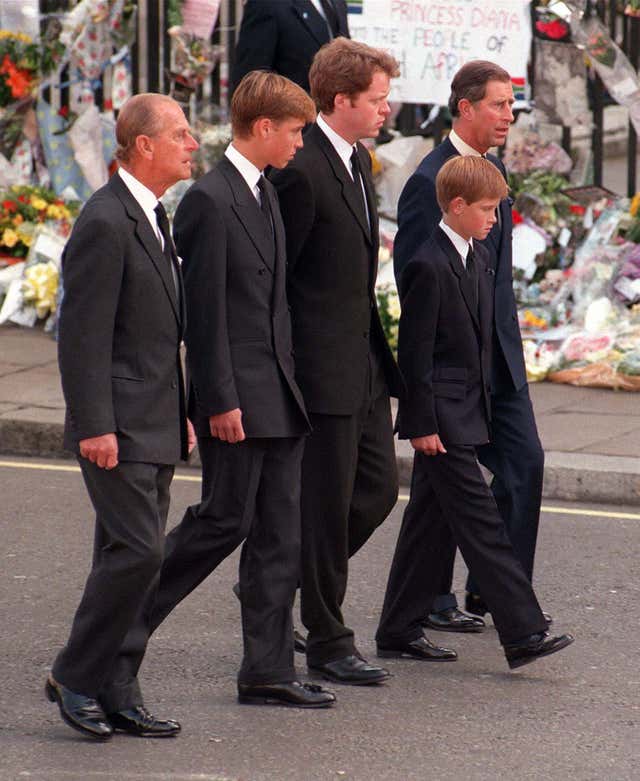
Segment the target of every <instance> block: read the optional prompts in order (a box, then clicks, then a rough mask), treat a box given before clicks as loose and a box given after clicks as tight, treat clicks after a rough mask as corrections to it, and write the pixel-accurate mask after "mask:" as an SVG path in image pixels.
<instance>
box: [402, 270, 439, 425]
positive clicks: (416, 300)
mask: <svg viewBox="0 0 640 781" xmlns="http://www.w3.org/2000/svg"><path fill="white" fill-rule="evenodd" d="M399 293H400V304H401V307H402V314H401V316H400V331H399V338H398V364H399V366H400V371H401V373H402V376H403V378H404V381H405V384H406V395H405V397H404V398H402V399H400V415H399V418H398V434H399V436H400V438H401V439H414V438H416V437H423V436H428V435H430V434H437V433H438V421H437V416H436V410H435V403H434V398H433V385H432V383H433V351H434V345H435V333H436V327H437V322H438V312H439V308H440V286H439V284H438V279H437V275H436V273H435V270H434V268H433V266H432V265H431V264H430V263H425V262H422V261H420V260H419V259H418V260H414V261H412V262H411V263H409V264H408V265H407V266H406V267H405V270H404V272H403V274H402V277H401V283H400V290H399Z"/></svg>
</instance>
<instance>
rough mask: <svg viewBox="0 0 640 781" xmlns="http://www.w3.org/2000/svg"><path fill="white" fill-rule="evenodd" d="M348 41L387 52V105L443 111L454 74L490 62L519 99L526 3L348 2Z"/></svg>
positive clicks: (527, 40)
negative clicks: (393, 70)
mask: <svg viewBox="0 0 640 781" xmlns="http://www.w3.org/2000/svg"><path fill="white" fill-rule="evenodd" d="M348 7H349V30H350V32H351V37H352V38H354V39H355V40H357V41H363V42H364V43H368V44H369V45H370V46H376V47H379V48H381V49H386V50H387V51H389V52H391V53H392V54H393V55H394V57H395V58H396V59H397V60H398V61H399V63H400V68H401V76H400V78H399V79H395V80H394V81H393V90H392V93H391V99H392V100H398V101H403V102H406V103H437V104H440V105H446V103H447V102H448V99H449V85H450V84H451V79H452V78H453V76H454V74H455V73H456V71H457V70H458V69H459V68H460V67H461V66H462V65H464V64H465V63H466V62H468V61H469V60H491V61H492V62H496V63H498V64H499V65H501V66H502V67H503V68H505V70H507V71H509V73H510V74H511V77H512V78H513V80H514V91H515V93H516V98H523V97H524V94H523V91H524V84H525V78H526V72H527V61H528V59H529V52H530V49H531V17H530V2H529V0H348Z"/></svg>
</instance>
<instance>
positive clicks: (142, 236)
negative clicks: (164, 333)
mask: <svg viewBox="0 0 640 781" xmlns="http://www.w3.org/2000/svg"><path fill="white" fill-rule="evenodd" d="M109 187H110V188H111V190H112V191H113V192H114V193H115V195H116V196H117V197H118V198H119V199H120V201H121V202H122V204H123V206H124V208H125V210H126V212H127V214H128V215H129V217H130V218H131V219H132V220H133V221H134V222H135V223H136V227H135V234H136V238H137V239H138V241H139V242H140V244H141V245H142V246H143V248H144V250H145V252H146V253H147V255H148V256H149V259H150V260H151V262H152V263H153V265H154V267H155V269H156V271H157V272H158V274H159V275H160V277H161V279H162V284H163V285H164V289H165V290H166V292H167V295H168V296H169V301H170V302H171V307H172V309H173V313H174V314H175V316H176V320H177V321H178V324H180V323H181V322H182V313H181V312H180V311H179V310H178V301H177V297H176V286H175V284H174V282H173V275H172V274H171V269H170V268H169V264H168V263H167V258H166V256H165V254H164V252H163V251H162V248H161V247H160V242H159V241H158V237H157V236H156V234H155V233H154V230H153V228H152V227H151V224H150V222H149V220H148V219H147V215H146V214H145V213H144V212H143V211H142V207H141V206H140V204H139V203H138V202H137V201H136V199H135V198H134V197H133V195H132V194H131V191H130V190H129V188H128V187H127V186H126V184H125V183H124V182H123V181H122V178H121V177H120V176H119V175H118V174H114V175H113V176H112V177H111V179H110V180H109ZM178 278H180V275H179V274H178Z"/></svg>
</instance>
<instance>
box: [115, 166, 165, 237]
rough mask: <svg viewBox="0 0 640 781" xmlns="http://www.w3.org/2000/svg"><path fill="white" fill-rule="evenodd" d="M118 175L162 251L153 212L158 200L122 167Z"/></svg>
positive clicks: (159, 233) (156, 220) (160, 234)
mask: <svg viewBox="0 0 640 781" xmlns="http://www.w3.org/2000/svg"><path fill="white" fill-rule="evenodd" d="M118 175H119V176H120V178H121V179H122V181H123V182H124V183H125V185H126V187H127V189H128V190H129V192H130V193H131V195H133V197H134V198H135V200H136V201H137V202H138V204H139V205H140V208H141V209H142V211H143V212H144V213H145V216H146V218H147V219H148V220H149V223H150V225H151V227H152V228H153V232H154V233H155V235H156V236H157V237H158V241H159V242H160V246H161V247H162V249H163V250H164V238H163V236H162V233H161V232H160V226H159V225H158V218H157V216H156V213H155V211H154V209H155V208H156V206H157V205H158V199H157V198H156V196H155V195H154V194H153V193H152V192H151V190H150V189H149V188H148V187H147V186H146V185H144V184H142V182H141V181H140V180H139V179H136V178H135V176H133V174H130V173H129V171H127V170H125V169H124V168H122V166H120V167H119V168H118Z"/></svg>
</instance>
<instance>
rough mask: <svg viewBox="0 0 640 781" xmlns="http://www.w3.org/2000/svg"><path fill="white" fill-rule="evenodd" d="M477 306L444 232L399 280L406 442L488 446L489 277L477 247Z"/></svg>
mask: <svg viewBox="0 0 640 781" xmlns="http://www.w3.org/2000/svg"><path fill="white" fill-rule="evenodd" d="M474 248H475V255H476V267H477V275H478V306H477V308H476V307H475V306H474V302H473V293H472V287H471V284H472V283H471V280H470V279H469V277H468V275H467V273H466V271H465V269H464V266H463V263H462V259H461V258H460V255H459V254H458V252H457V250H456V249H455V247H454V246H453V244H452V243H451V241H450V240H449V238H448V236H447V235H446V234H445V233H444V231H442V229H441V228H436V230H435V232H434V234H433V236H432V237H431V239H430V240H429V241H427V242H425V243H424V244H423V245H422V246H421V247H420V248H419V249H418V251H417V252H416V253H415V255H414V257H413V259H412V260H410V261H409V263H407V265H406V266H405V267H404V270H403V272H402V275H401V277H400V288H399V294H400V302H401V305H402V315H401V317H400V332H399V338H398V360H399V362H400V369H401V371H402V376H403V378H404V380H405V383H406V385H407V391H406V396H405V398H404V399H400V403H399V407H398V420H397V428H398V433H399V436H400V437H401V438H402V439H413V438H414V437H421V436H426V435H429V434H436V433H437V434H439V435H440V439H441V440H442V442H443V444H444V445H445V447H446V446H447V444H450V445H480V444H483V443H485V442H487V441H488V439H489V433H488V424H489V420H490V405H489V372H490V365H491V333H492V327H491V318H492V314H493V311H492V310H493V306H492V298H493V296H492V290H491V287H492V274H491V269H490V268H489V266H488V265H487V261H488V253H487V251H486V249H485V248H484V247H482V246H481V245H480V243H479V242H477V243H476V242H475V241H474Z"/></svg>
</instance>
